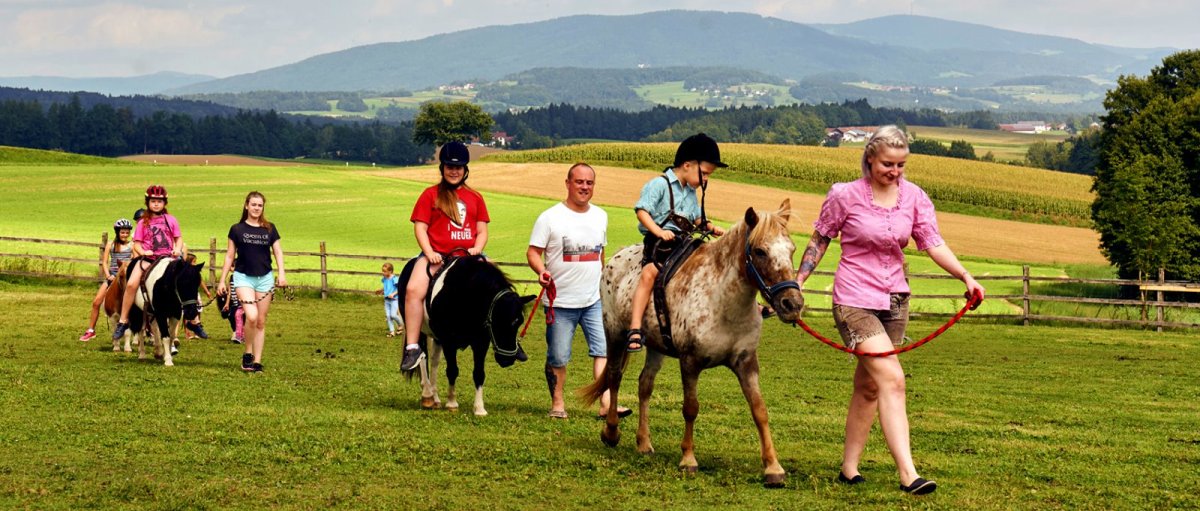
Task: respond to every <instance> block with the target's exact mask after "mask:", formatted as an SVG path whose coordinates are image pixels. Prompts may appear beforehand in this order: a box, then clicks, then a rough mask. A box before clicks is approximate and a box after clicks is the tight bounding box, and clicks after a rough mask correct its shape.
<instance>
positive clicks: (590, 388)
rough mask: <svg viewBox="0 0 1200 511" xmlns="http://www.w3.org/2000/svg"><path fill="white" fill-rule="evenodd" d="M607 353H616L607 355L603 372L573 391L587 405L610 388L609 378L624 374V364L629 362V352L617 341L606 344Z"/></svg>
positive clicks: (594, 401) (618, 377) (591, 403)
mask: <svg viewBox="0 0 1200 511" xmlns="http://www.w3.org/2000/svg"><path fill="white" fill-rule="evenodd" d="M614 345H615V346H614ZM608 353H609V354H610V355H611V354H613V353H615V354H616V355H615V356H609V357H608V365H606V366H605V367H604V372H602V373H600V376H598V377H597V378H596V381H593V382H592V383H591V384H590V385H587V386H584V387H582V388H580V389H579V390H577V391H575V395H577V396H579V400H580V401H582V402H583V404H584V405H586V406H588V407H591V406H592V405H593V404H595V403H596V401H597V400H599V399H600V398H601V397H602V396H604V393H605V392H607V391H608V390H609V389H611V388H612V383H610V382H611V380H610V378H612V377H613V376H614V375H615V377H616V378H617V379H620V378H621V375H623V374H625V364H627V363H628V362H629V352H628V351H626V347H625V346H624V345H621V344H619V343H611V344H609V346H608Z"/></svg>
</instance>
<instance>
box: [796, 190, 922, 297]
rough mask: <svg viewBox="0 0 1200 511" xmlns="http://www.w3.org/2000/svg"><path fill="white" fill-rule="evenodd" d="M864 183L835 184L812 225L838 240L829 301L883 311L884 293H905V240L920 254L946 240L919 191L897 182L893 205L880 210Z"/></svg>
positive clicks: (824, 234)
mask: <svg viewBox="0 0 1200 511" xmlns="http://www.w3.org/2000/svg"><path fill="white" fill-rule="evenodd" d="M867 179H868V178H865V177H864V178H862V179H859V180H857V181H852V182H849V183H837V184H834V185H833V186H832V187H831V188H830V189H829V194H828V195H826V196H825V203H824V204H823V205H821V214H820V216H819V217H818V218H817V221H816V222H813V227H814V228H816V230H817V232H819V233H821V235H823V236H826V237H828V238H831V239H832V238H836V237H838V234H839V233H840V234H841V237H842V259H841V261H840V262H839V263H838V269H837V272H836V273H834V284H833V303H836V304H838V305H846V306H850V307H858V308H861V309H871V310H888V308H889V307H890V306H891V305H890V301H889V296H888V295H889V294H891V293H908V292H909V288H908V279H907V278H905V275H904V252H903V249H904V247H905V246H908V239H909V237H911V238H912V239H914V240H916V242H917V250H922V251H924V250H929V249H930V248H934V247H937V246H939V245H942V244H944V243H945V242H944V241H942V235H941V234H940V233H938V226H937V216H936V215H935V213H934V210H933V202H931V201H930V200H929V196H928V195H926V194H925V191H924V190H922V189H921V188H920V187H918V186H917V185H915V184H912V183H910V182H908V181H907V180H905V179H901V180H900V182H899V183H900V190H899V192H898V196H897V197H896V206H895V207H892V208H882V207H879V206H876V205H875V204H872V203H871V183H870V182H869V181H868V180H867Z"/></svg>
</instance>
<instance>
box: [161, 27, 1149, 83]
mask: <svg viewBox="0 0 1200 511" xmlns="http://www.w3.org/2000/svg"><path fill="white" fill-rule="evenodd" d="M879 26H882V27H883V28H886V29H887V30H886V31H884V32H882V33H888V34H889V37H887V38H886V39H881V38H879V37H874V36H871V34H874V33H881V32H872V30H877V29H878V28H879ZM980 27H981V26H979V25H972V24H966V23H958V22H953V21H947V20H937V19H934V18H921V17H913V16H901V17H888V18H882V19H879V20H867V21H865V22H860V23H858V24H849V25H842V26H824V27H822V29H819V28H814V27H812V26H808V25H803V24H800V23H794V22H789V21H784V20H780V19H777V18H769V17H763V16H759V15H755V14H747V13H723V12H696V11H662V12H653V13H646V14H637V15H627V16H594V15H585V16H571V17H565V18H558V19H553V20H548V21H541V22H537V23H526V24H520V25H507V26H490V27H483V28H477V29H471V30H464V31H461V32H454V33H450V34H441V35H436V36H432V37H427V38H424V39H420V40H417V41H407V42H397V43H381V44H373V45H368V46H359V47H355V48H350V49H346V50H343V51H339V52H334V53H328V54H324V55H318V56H314V57H311V58H308V59H305V60H303V61H300V62H296V63H294V64H289V65H285V66H280V67H276V68H272V69H266V70H262V71H258V72H255V73H249V74H244V75H238V76H232V77H229V78H224V79H221V80H214V81H210V82H205V83H201V84H195V85H190V86H187V87H182V88H179V89H176V90H175V91H174V92H176V93H202V92H244V91H252V90H297V91H321V90H332V91H338V90H340V91H361V90H388V89H395V88H404V89H410V90H420V89H423V88H427V87H430V86H435V85H439V84H448V83H453V82H456V81H462V80H482V81H494V80H498V79H500V78H502V77H504V76H506V75H509V74H512V73H517V72H521V71H524V70H528V69H534V68H540V67H581V66H586V67H590V68H627V69H634V68H638V67H639V66H641V67H649V68H664V67H672V66H690V67H697V66H705V67H710V66H721V67H735V68H740V69H748V70H751V71H757V72H760V73H766V74H769V75H772V76H778V77H780V78H783V79H794V80H799V79H802V78H804V77H807V76H810V75H814V74H820V73H829V72H849V73H853V74H856V75H860V76H863V77H865V78H867V79H870V80H872V81H876V82H904V83H912V84H921V85H931V86H932V85H943V86H961V87H980V86H987V85H991V84H992V83H994V82H996V81H998V80H1004V79H1010V78H1017V77H1022V76H1031V75H1066V76H1097V77H1100V78H1102V79H1113V78H1115V76H1116V75H1117V74H1119V73H1130V72H1138V71H1141V70H1142V69H1148V67H1149V66H1151V65H1153V64H1154V63H1155V62H1157V58H1156V56H1157V57H1161V54H1160V53H1156V52H1160V51H1161V50H1143V51H1115V50H1114V49H1112V48H1109V47H1105V46H1101V45H1093V44H1088V43H1084V42H1082V41H1077V40H1072V39H1067V38H1061V37H1053V36H1039V35H1032V34H1022V33H1019V32H1013V31H1004V30H999V29H991V28H988V27H983V28H980ZM985 28H986V29H987V30H984V29H985ZM692 33H704V34H718V35H719V36H716V37H694V36H693V35H691V34H692ZM897 33H899V34H908V36H907V38H906V37H900V36H895V34H897ZM976 34H980V35H978V36H976ZM1002 42H1003V44H1001V43H1002Z"/></svg>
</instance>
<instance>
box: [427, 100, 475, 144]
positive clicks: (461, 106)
mask: <svg viewBox="0 0 1200 511" xmlns="http://www.w3.org/2000/svg"><path fill="white" fill-rule="evenodd" d="M492 124H493V121H492V116H490V115H488V113H487V112H484V111H483V109H482V108H480V107H479V106H478V105H472V104H470V103H467V102H465V101H455V102H452V103H451V102H445V101H431V102H428V103H425V104H423V105H421V111H420V112H419V113H417V117H416V119H414V120H413V141H414V142H416V143H418V144H433V145H435V146H439V145H442V144H445V143H446V142H456V141H457V142H463V141H466V140H467V139H469V138H471V137H473V136H474V137H479V140H480V141H483V142H487V141H490V140H491V139H492V132H491V129H492Z"/></svg>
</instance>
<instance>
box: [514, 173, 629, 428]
mask: <svg viewBox="0 0 1200 511" xmlns="http://www.w3.org/2000/svg"><path fill="white" fill-rule="evenodd" d="M595 184H596V171H595V169H593V168H592V167H591V166H589V165H588V164H586V163H576V164H575V165H572V166H571V168H570V169H569V170H567V199H566V200H564V201H562V202H560V203H558V204H556V205H554V206H553V207H551V208H550V209H547V210H546V211H544V212H542V214H541V215H540V216H538V219H537V222H535V223H534V224H533V234H531V235H530V236H529V250H528V251H527V252H526V257H527V258H528V259H529V267H530V268H532V269H533V271H534V272H535V273H537V274H538V282H539V283H541V285H542V287H544V288H548V289H547V295H549V294H550V292H549V288H551V286H553V290H554V291H556V293H555V295H554V307H553V311H551V310H550V298H549V296H547V297H546V298H543V300H542V307H543V308H544V309H545V310H546V317H553V318H554V322H553V323H551V324H550V325H547V326H546V384H547V386H548V387H549V389H550V414H549V415H550V417H553V418H558V419H565V418H567V411H566V404H565V403H564V402H563V386H564V385H563V382H564V381H565V380H566V377H567V362H568V361H569V360H570V359H571V342H572V340H573V339H574V337H575V328H576V327H577V326H578V327H582V329H583V336H584V338H585V339H586V340H587V344H588V355H589V356H591V357H592V374H593V377H598V376H599V375H600V374H602V373H603V372H604V366H605V363H606V362H607V361H608V357H607V355H608V352H607V346H606V344H605V340H604V316H603V312H602V310H601V308H600V271H601V270H602V269H603V268H604V246H605V245H606V244H607V243H608V238H607V231H608V214H607V213H605V212H604V210H603V209H600V208H599V207H596V206H592V205H591V200H592V188H593V187H594V186H595ZM608 404H609V395H608V393H607V392H605V393H604V396H603V397H602V398H601V399H600V415H606V414H607V413H608ZM630 413H633V412H632V410H629V409H627V408H625V409H621V410H620V411H619V415H620V416H621V417H625V416H628V415H629V414H630Z"/></svg>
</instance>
